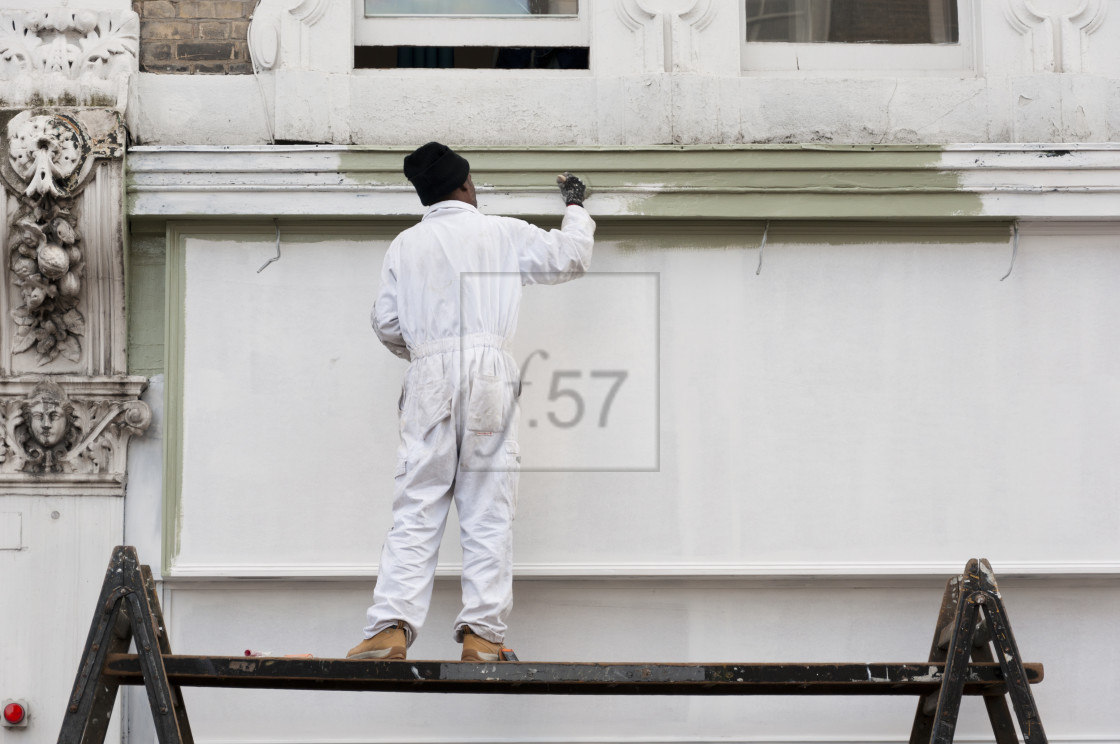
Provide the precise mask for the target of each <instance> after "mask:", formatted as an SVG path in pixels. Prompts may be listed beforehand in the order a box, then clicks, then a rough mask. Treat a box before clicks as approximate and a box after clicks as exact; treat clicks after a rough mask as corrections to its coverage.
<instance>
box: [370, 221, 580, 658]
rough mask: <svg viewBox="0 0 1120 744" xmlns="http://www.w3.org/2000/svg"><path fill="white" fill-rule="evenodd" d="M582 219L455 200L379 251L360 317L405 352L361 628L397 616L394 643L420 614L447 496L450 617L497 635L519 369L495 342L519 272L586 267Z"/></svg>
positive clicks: (564, 275) (530, 278) (381, 625)
mask: <svg viewBox="0 0 1120 744" xmlns="http://www.w3.org/2000/svg"><path fill="white" fill-rule="evenodd" d="M594 230H595V222H594V221H593V220H592V219H591V216H590V215H589V214H588V213H587V211H586V210H585V209H584V208H583V207H581V206H570V207H567V209H566V211H565V214H564V221H563V224H562V226H561V228H560V229H559V230H551V231H546V230H542V229H540V228H538V227H536V226H534V225H530V224H529V223H527V222H525V221H523V220H519V219H513V218H509V217H494V216H489V215H484V214H482V213H481V212H479V211H478V210H477V209H476V208H475V207H472V206H471V205H470V204H467V203H466V202H461V201H442V202H438V203H436V204H433V205H432V206H431V207H429V208H428V211H427V213H426V214H425V215H424V218H423V220H421V222H420V223H419V224H417V225H415V226H414V227H411V228H409V229H408V230H405V231H404V232H403V233H401V234H400V235H399V236H397V238H396V240H394V241H393V243H392V245H390V246H389V251H388V253H387V254H386V255H385V264H384V266H383V268H382V272H381V290H380V292H379V294H378V297H377V303H376V304H375V305H374V308H373V314H372V320H373V329H374V331H375V332H376V333H377V336H378V338H379V339H381V342H382V343H383V344H385V346H386V347H388V348H389V350H390V351H392V352H393V353H394V354H396V355H397V356H400V357H402V358H403V359H406V360H410V361H411V364H410V365H409V367H408V371H407V372H406V373H405V379H404V386H403V390H402V391H401V399H400V435H401V444H400V449H399V450H398V453H397V468H396V477H395V479H394V488H393V527H392V529H390V530H389V534H388V536H387V537H386V539H385V546H384V548H383V549H382V552H381V564H380V567H379V569H378V578H377V585H376V587H375V589H374V593H373V600H374V603H373V605H372V606H371V607H370V608H369V609H368V610H367V613H366V615H367V620H368V624H367V625H366V628H365V637H366V638H371V637H373V635H375V634H376V633H378V632H380V631H382V630H384V629H386V628H388V627H390V626H391V625H393V624H394V623H395V622H396V621H397V620H403V621H405V622H406V623H407V624H408V629H409V630H408V642H409V644H410V645H411V643H412V640H413V635H414V634H415V633H418V632H419V631H420V629H421V627H422V626H423V625H424V618H425V616H426V615H427V613H428V606H429V603H430V600H431V593H432V583H433V580H434V576H435V568H436V559H437V553H438V550H439V545H440V541H441V539H442V537H443V530H444V526H445V524H446V521H447V513H448V509H449V508H450V506H451V501H452V499H454V501H455V509H456V511H457V512H458V515H459V525H460V541H461V544H462V548H463V576H462V592H463V610H462V612H461V613H460V614H459V617H458V618H457V619H456V621H455V631H454V633H455V639H456V640H457V641H462V627H463V625H470V627H471V630H472V631H473V632H474V633H475V634H477V635H479V636H481V637H482V638H485V639H486V640H488V641H491V642H494V643H501V642H503V641H504V640H505V632H506V623H505V621H506V617H507V616H508V614H509V611H510V608H511V607H512V606H513V550H512V548H513V535H512V525H513V515H514V509H515V506H516V501H517V479H518V474H519V470H518V469H519V463H520V460H521V458H520V453H519V450H518V445H517V397H518V395H519V393H520V386H521V381H520V373H519V370H518V369H517V366H516V364H515V362H514V360H513V358H512V357H511V356H510V354H509V353H508V351H506V347H507V344H508V343H509V341H510V339H511V338H512V336H513V333H514V330H515V329H516V327H517V313H518V308H519V306H520V304H521V285H523V284H558V283H560V282H565V281H568V280H570V279H575V278H576V277H578V276H581V275H582V274H583V273H584V272H585V271H587V268H588V265H589V264H590V262H591V251H592V246H593V243H594V239H593V235H594Z"/></svg>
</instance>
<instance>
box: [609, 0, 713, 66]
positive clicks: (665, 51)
mask: <svg viewBox="0 0 1120 744" xmlns="http://www.w3.org/2000/svg"><path fill="white" fill-rule="evenodd" d="M615 12H616V14H617V15H618V17H619V19H620V20H621V21H622V23H623V25H625V26H626V27H627V28H628V29H630V30H631V31H634V32H637V33H641V34H642V36H643V39H642V50H643V58H644V61H645V67H644V69H645V70H646V71H647V72H695V71H696V70H697V69H698V66H699V50H700V38H699V36H700V33H701V32H703V31H704V29H706V28H707V27H708V26H709V25H710V24H711V22H712V20H713V19H714V18H715V3H714V2H713V0H615Z"/></svg>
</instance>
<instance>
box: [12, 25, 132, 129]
mask: <svg viewBox="0 0 1120 744" xmlns="http://www.w3.org/2000/svg"><path fill="white" fill-rule="evenodd" d="M139 38H140V18H139V16H137V15H136V14H135V13H133V12H132V11H112V12H109V11H100V12H99V11H94V10H78V9H72V8H55V9H52V10H35V11H16V10H7V11H2V12H0V80H2V81H4V82H5V85H4V86H3V88H4V91H5V92H4V95H3V99H4V104H3V105H6V106H16V107H19V106H44V105H48V106H103V107H109V108H115V109H116V110H118V111H121V112H123V111H124V109H125V106H126V105H127V102H128V85H129V81H130V80H131V78H132V75H133V74H134V73H135V72H136V70H137V64H138V63H137V51H138V49H139Z"/></svg>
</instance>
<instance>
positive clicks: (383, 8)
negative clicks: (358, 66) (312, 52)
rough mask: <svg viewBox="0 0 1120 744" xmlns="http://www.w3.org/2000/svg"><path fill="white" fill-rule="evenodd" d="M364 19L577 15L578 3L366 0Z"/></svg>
mask: <svg viewBox="0 0 1120 744" xmlns="http://www.w3.org/2000/svg"><path fill="white" fill-rule="evenodd" d="M365 1H366V15H367V16H378V15H511V16H519V15H577V14H578V13H579V0H365Z"/></svg>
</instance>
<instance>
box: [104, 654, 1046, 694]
mask: <svg viewBox="0 0 1120 744" xmlns="http://www.w3.org/2000/svg"><path fill="white" fill-rule="evenodd" d="M163 663H164V666H165V668H166V670H167V678H168V680H169V681H170V683H171V684H173V685H180V686H183V687H243V688H277V689H300V690H380V691H396V692H462V693H502V694H532V695H603V694H606V695H922V694H926V693H929V692H932V691H935V690H937V688H938V687H939V685H940V684H941V679H942V671H943V667H944V665H942V664H931V663H929V662H915V663H873V664H867V663H860V664H589V663H554V662H547V663H535V662H502V663H499V664H474V663H466V662H457V661H446V662H444V661H365V660H363V661H355V660H349V659H326V658H302V659H297V658H282V657H278V658H270V657H265V658H246V657H244V656H181V655H168V656H164V657H163ZM1025 669H1026V674H1027V678H1028V680H1029V681H1030V682H1031V683H1037V682H1040V681H1041V680H1042V676H1043V669H1042V665H1041V664H1027V665H1025ZM104 673H105V674H106V675H109V676H112V677H114V678H116V679H117V680H118V682H119V683H120V684H132V685H136V684H143V679H142V677H141V672H140V661H139V659H138V658H137V656H136V655H135V654H115V655H113V656H111V657H110V658H109V659H108V660H107V661H106V664H105V669H104ZM962 676H963V679H964V692H965V694H969V695H981V694H984V693H985V692H988V693H991V692H993V691H996V690H1002V689H1003V688H1004V685H1003V680H1002V676H1001V671H1000V668H999V665H998V664H972V665H969V666H968V667H967V669H965V670H962Z"/></svg>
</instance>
